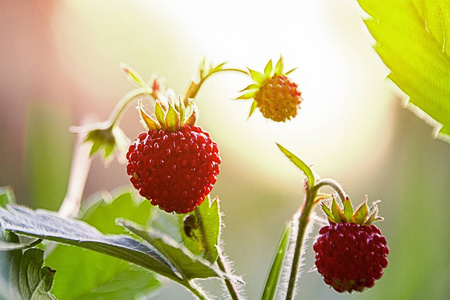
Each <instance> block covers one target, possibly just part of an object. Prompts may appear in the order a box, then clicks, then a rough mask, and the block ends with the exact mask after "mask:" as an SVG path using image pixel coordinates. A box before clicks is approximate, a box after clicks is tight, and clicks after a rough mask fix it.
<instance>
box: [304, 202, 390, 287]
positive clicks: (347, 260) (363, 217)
mask: <svg viewBox="0 0 450 300" xmlns="http://www.w3.org/2000/svg"><path fill="white" fill-rule="evenodd" d="M322 208H323V209H324V211H325V213H326V214H327V216H328V220H329V222H330V225H328V226H324V227H322V228H321V229H320V231H319V234H320V235H319V237H318V239H317V241H316V243H315V244H314V246H313V248H314V252H315V253H316V255H315V258H316V261H315V264H316V267H317V271H318V272H319V273H320V274H321V275H322V276H323V277H324V281H325V283H326V284H328V285H330V286H331V287H333V288H334V289H335V290H336V291H338V292H340V293H342V292H352V291H358V292H362V291H363V290H364V289H365V288H370V287H372V286H373V285H374V284H375V280H377V279H380V278H381V276H382V275H383V268H386V267H387V265H388V260H387V255H388V253H389V248H388V246H387V245H386V238H385V237H384V236H382V235H381V231H380V230H379V229H378V227H376V226H375V225H371V223H372V222H373V221H376V220H381V219H382V218H380V217H378V216H377V207H376V206H374V208H373V209H372V210H371V211H370V214H369V209H368V206H367V199H366V200H365V201H364V203H363V204H362V205H361V206H360V207H359V208H358V209H357V211H356V212H355V213H353V208H352V205H351V203H350V200H349V199H348V198H347V199H346V200H345V201H344V211H343V212H342V210H341V209H340V208H339V207H338V205H337V204H336V201H335V200H334V199H333V202H332V208H331V210H330V209H329V208H328V207H326V206H325V205H323V204H322Z"/></svg>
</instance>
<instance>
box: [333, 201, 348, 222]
mask: <svg viewBox="0 0 450 300" xmlns="http://www.w3.org/2000/svg"><path fill="white" fill-rule="evenodd" d="M331 213H332V214H333V217H334V220H335V221H336V223H342V222H345V216H344V214H343V213H342V210H341V208H340V207H339V205H338V204H337V202H336V199H335V198H334V197H333V201H332V202H331Z"/></svg>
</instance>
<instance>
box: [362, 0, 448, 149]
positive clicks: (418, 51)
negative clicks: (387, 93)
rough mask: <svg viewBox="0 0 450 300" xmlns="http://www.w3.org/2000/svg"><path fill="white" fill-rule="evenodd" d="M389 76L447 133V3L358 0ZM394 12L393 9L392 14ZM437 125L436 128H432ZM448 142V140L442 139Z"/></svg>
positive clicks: (410, 99)
mask: <svg viewBox="0 0 450 300" xmlns="http://www.w3.org/2000/svg"><path fill="white" fill-rule="evenodd" d="M358 2H359V4H360V6H361V7H362V8H363V9H364V10H365V11H366V12H367V13H368V14H369V15H370V17H371V19H368V20H365V24H366V26H367V28H368V30H369V32H370V33H371V35H372V36H373V37H374V38H375V40H376V42H377V43H376V45H375V50H376V52H377V53H378V55H379V56H380V58H381V60H382V61H383V62H384V63H385V64H386V66H387V67H388V68H389V69H390V70H391V73H390V75H389V78H390V79H391V80H392V81H393V82H394V83H395V84H396V85H397V86H398V87H399V88H400V89H401V90H403V91H404V92H405V93H406V94H407V95H408V96H409V102H410V103H411V104H413V105H414V106H416V107H418V108H419V109H420V110H422V111H423V112H425V113H426V114H427V115H428V116H426V119H429V118H432V119H434V120H436V121H437V122H438V123H440V124H442V128H441V129H440V134H442V135H443V136H444V135H445V136H447V138H448V136H449V135H450V101H449V100H448V99H450V43H448V41H449V40H450V5H448V1H445V0H435V1H418V0H417V1H416V0H401V1H389V0H380V1H370V0H358ZM393 12H395V13H393ZM436 129H438V128H436ZM447 140H448V139H447Z"/></svg>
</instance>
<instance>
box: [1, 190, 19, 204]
mask: <svg viewBox="0 0 450 300" xmlns="http://www.w3.org/2000/svg"><path fill="white" fill-rule="evenodd" d="M15 203H16V197H15V196H14V192H13V190H12V188H11V187H10V186H2V187H0V207H3V208H5V207H6V205H7V204H15Z"/></svg>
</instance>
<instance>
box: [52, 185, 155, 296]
mask: <svg viewBox="0 0 450 300" xmlns="http://www.w3.org/2000/svg"><path fill="white" fill-rule="evenodd" d="M140 199H141V198H140ZM152 209H153V206H152V205H151V204H150V202H149V201H146V200H144V201H139V200H137V199H136V197H134V194H133V193H131V192H123V193H120V194H118V196H116V197H115V198H114V199H112V196H111V195H110V194H109V193H102V194H99V195H96V196H95V197H94V198H93V199H92V200H90V201H88V204H87V205H85V206H83V207H82V209H81V211H82V216H81V218H82V219H83V220H84V221H85V222H87V223H88V224H90V225H92V226H94V227H96V228H97V229H98V230H99V231H101V232H102V233H109V234H111V233H113V234H118V233H122V232H123V231H124V229H123V228H122V227H120V226H117V225H116V224H115V219H116V218H117V217H119V216H124V217H126V218H130V219H132V220H133V221H135V222H137V223H139V224H145V223H146V222H147V220H148V218H149V216H150V214H151V211H152ZM46 262H47V263H48V264H49V265H51V266H54V267H55V268H57V269H58V270H63V271H62V272H58V273H56V276H55V284H54V286H53V290H52V292H53V293H54V294H55V295H56V296H57V297H58V298H60V299H68V300H70V299H114V298H115V299H137V298H139V297H138V296H139V295H147V294H150V293H153V292H155V291H156V290H157V289H159V288H160V286H161V284H160V283H159V280H158V279H157V278H156V275H155V274H154V273H153V272H149V271H148V270H146V269H144V268H141V267H139V266H136V265H133V264H130V263H128V262H125V261H123V260H120V259H117V258H114V257H111V256H107V255H103V254H101V253H97V252H93V251H85V250H84V249H81V248H78V247H70V246H66V245H58V246H57V247H56V248H55V249H54V250H53V251H52V252H51V253H50V255H49V256H48V258H47V259H46ZM86 266H88V267H86ZM80 274H83V276H80ZM74 282H77V284H76V285H74V284H73V283H74Z"/></svg>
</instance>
